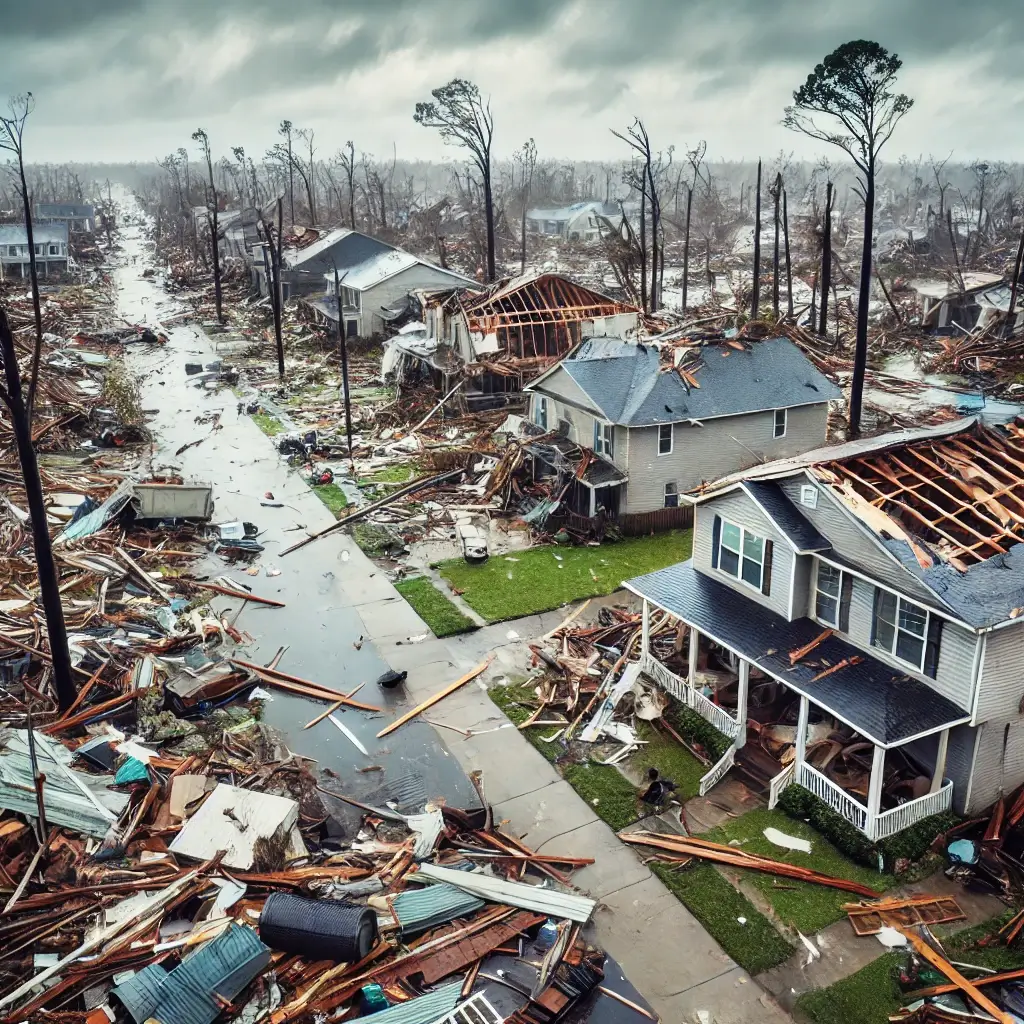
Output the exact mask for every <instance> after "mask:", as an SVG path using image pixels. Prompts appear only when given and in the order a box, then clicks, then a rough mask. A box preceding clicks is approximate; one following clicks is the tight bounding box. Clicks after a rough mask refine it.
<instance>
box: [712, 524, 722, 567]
mask: <svg viewBox="0 0 1024 1024" xmlns="http://www.w3.org/2000/svg"><path fill="white" fill-rule="evenodd" d="M721 541H722V517H721V516H715V521H714V523H713V524H712V526H711V568H712V569H717V568H718V546H719V544H720V543H721Z"/></svg>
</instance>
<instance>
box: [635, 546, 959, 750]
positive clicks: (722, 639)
mask: <svg viewBox="0 0 1024 1024" xmlns="http://www.w3.org/2000/svg"><path fill="white" fill-rule="evenodd" d="M625 586H626V587H628V588H629V589H630V590H632V591H633V593H635V594H638V595H639V596H640V597H645V598H647V599H648V600H649V601H651V602H653V603H654V604H656V605H657V606H658V607H659V608H663V609H664V610H665V611H667V612H669V613H670V614H672V615H675V616H676V617H677V618H679V619H682V620H683V621H684V622H686V623H687V624H688V625H691V626H695V627H696V628H697V629H698V630H699V631H700V632H701V633H704V634H706V635H707V636H709V637H710V638H711V639H712V640H714V641H715V642H716V643H719V644H721V645H722V646H724V647H727V648H728V649H729V650H731V651H733V652H735V653H736V654H737V655H738V656H739V657H741V658H743V659H745V660H746V661H749V662H750V663H751V664H752V665H755V666H756V667H757V668H759V669H761V670H762V671H763V672H767V673H768V674H769V675H770V676H773V677H774V678H775V679H778V680H779V681H780V682H782V683H784V684H785V685H786V686H788V687H789V688H790V689H792V690H795V691H796V692H797V693H800V694H803V695H804V696H806V697H807V698H808V699H809V700H810V701H811V702H812V703H813V704H815V705H817V706H818V707H820V708H822V709H823V710H824V711H827V712H828V713H829V714H831V715H834V716H835V717H836V718H838V719H839V720H840V721H842V722H845V723H846V724H847V725H849V726H851V727H852V728H854V729H856V730H857V732H859V733H860V734H861V735H862V736H863V737H864V738H865V739H868V740H870V741H871V742H872V743H875V744H877V745H879V746H882V747H898V746H902V745H903V744H905V743H908V742H910V741H911V740H913V739H916V738H917V737H920V736H924V735H928V734H929V733H933V732H936V731H938V730H940V729H944V728H947V727H949V726H953V725H959V724H961V723H964V722H968V721H970V717H971V716H970V715H969V714H968V713H967V712H966V711H964V710H963V709H962V708H958V707H957V706H956V705H955V704H954V703H953V702H952V701H950V700H947V699H946V698H945V697H943V696H941V695H940V694H938V693H936V692H935V691H934V690H933V689H931V687H929V686H927V685H926V684H924V683H922V682H920V681H919V680H917V679H912V678H910V677H909V676H907V675H905V674H903V673H902V672H900V671H899V670H896V669H892V668H890V667H889V666H888V665H885V664H883V663H882V662H881V661H878V660H877V659H875V658H873V657H871V656H870V655H868V654H865V653H864V652H863V651H861V650H860V649H858V648H856V647H853V646H852V645H851V644H848V643H846V642H845V641H843V640H841V639H840V638H839V637H838V636H836V635H834V634H833V635H832V636H830V637H829V638H828V639H827V640H825V641H823V642H822V643H821V644H819V645H818V646H817V647H816V648H815V649H814V650H813V651H812V652H811V653H810V654H809V655H807V657H806V658H804V660H803V661H800V662H798V663H797V664H796V665H793V666H791V665H790V663H789V652H790V651H792V650H796V649H797V648H800V647H803V646H805V645H807V644H809V643H810V642H811V641H812V640H814V638H815V637H817V636H818V635H819V634H820V633H821V631H822V627H821V626H820V625H818V623H816V622H812V621H811V620H810V619H797V620H795V621H794V622H788V621H787V620H786V619H784V618H783V617H782V616H781V615H776V614H775V613H774V612H772V611H769V610H768V609H767V608H762V607H760V606H756V605H755V603H754V602H753V601H751V600H749V599H747V598H745V597H743V595H742V594H739V593H737V592H736V591H734V590H733V589H732V588H731V587H728V586H726V585H725V584H724V583H719V582H717V581H716V580H714V579H712V578H711V577H709V576H706V575H704V574H703V573H700V572H697V570H696V569H695V568H694V566H693V562H692V561H689V562H681V563H679V564H677V565H672V566H669V567H668V568H667V569H661V570H659V571H658V572H652V573H648V574H647V575H646V576H638V577H636V578H635V579H632V580H628V581H627V582H626V584H625ZM752 613H753V614H752ZM854 655H857V656H860V657H861V658H863V659H864V660H863V661H861V662H860V663H859V664H856V665H848V666H847V667H845V668H841V669H839V670H838V671H836V672H833V673H831V674H830V675H827V676H824V677H823V678H821V679H818V680H817V681H815V680H814V677H815V676H816V675H818V674H819V673H820V672H822V671H824V670H825V668H826V667H827V666H832V665H838V664H839V663H840V662H841V661H842V660H843V659H844V658H850V657H853V656H854ZM826 663H827V665H826Z"/></svg>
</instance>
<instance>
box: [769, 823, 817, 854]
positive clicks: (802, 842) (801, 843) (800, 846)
mask: <svg viewBox="0 0 1024 1024" xmlns="http://www.w3.org/2000/svg"><path fill="white" fill-rule="evenodd" d="M764 837H765V839H767V840H768V842H769V843H774V844H775V845H776V846H781V847H782V848H783V849H784V850H796V851H797V852H798V853H810V852H811V841H810V840H809V839H800V838H798V837H797V836H790V835H786V833H785V832H780V831H779V830H778V829H777V828H766V829H765V830H764Z"/></svg>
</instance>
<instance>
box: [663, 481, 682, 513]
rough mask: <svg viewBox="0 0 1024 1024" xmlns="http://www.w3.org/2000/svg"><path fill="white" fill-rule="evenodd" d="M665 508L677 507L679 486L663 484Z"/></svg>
mask: <svg viewBox="0 0 1024 1024" xmlns="http://www.w3.org/2000/svg"><path fill="white" fill-rule="evenodd" d="M665 508H679V486H678V485H677V484H665Z"/></svg>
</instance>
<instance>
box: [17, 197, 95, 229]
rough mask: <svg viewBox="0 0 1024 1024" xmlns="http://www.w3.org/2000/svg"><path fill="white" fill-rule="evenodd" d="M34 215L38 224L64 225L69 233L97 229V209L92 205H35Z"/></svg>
mask: <svg viewBox="0 0 1024 1024" xmlns="http://www.w3.org/2000/svg"><path fill="white" fill-rule="evenodd" d="M32 215H33V217H34V219H35V221H36V222H37V223H40V224H64V225H66V226H67V228H68V230H69V231H86V232H89V233H91V232H93V231H94V230H95V229H96V207H94V206H93V205H92V204H91V203H35V204H34V206H33V214H32Z"/></svg>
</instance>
